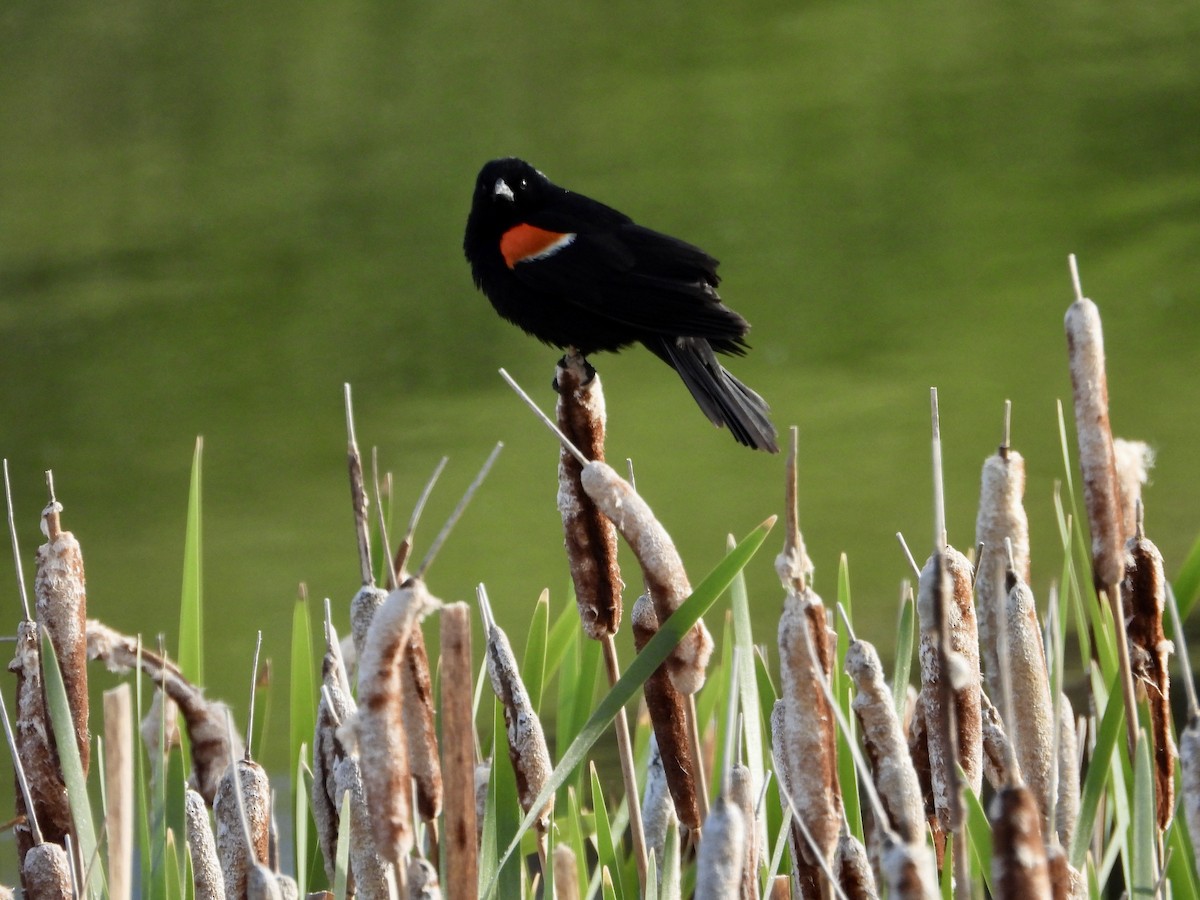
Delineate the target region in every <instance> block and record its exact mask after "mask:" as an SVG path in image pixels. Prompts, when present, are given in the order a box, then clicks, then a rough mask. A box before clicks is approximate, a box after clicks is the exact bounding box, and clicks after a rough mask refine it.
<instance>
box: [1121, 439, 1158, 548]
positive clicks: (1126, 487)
mask: <svg viewBox="0 0 1200 900" xmlns="http://www.w3.org/2000/svg"><path fill="white" fill-rule="evenodd" d="M1113 457H1114V461H1115V463H1116V467H1117V485H1118V486H1119V487H1120V489H1121V535H1122V537H1124V539H1125V540H1126V541H1128V540H1130V539H1132V538H1133V537H1135V536H1136V535H1137V515H1138V514H1137V508H1138V504H1139V503H1141V502H1142V487H1143V486H1144V485H1145V484H1146V483H1147V482H1149V481H1150V470H1151V469H1152V468H1154V450H1153V449H1151V447H1150V445H1149V444H1147V443H1146V442H1145V441H1130V440H1126V439H1125V438H1119V437H1115V438H1113Z"/></svg>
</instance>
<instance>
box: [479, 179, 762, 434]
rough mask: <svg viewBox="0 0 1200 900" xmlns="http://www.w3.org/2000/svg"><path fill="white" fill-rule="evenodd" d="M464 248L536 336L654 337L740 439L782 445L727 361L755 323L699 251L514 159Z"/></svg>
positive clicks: (484, 199)
mask: <svg viewBox="0 0 1200 900" xmlns="http://www.w3.org/2000/svg"><path fill="white" fill-rule="evenodd" d="M463 250H464V251H465V252H466V256H467V260H468V261H469V262H470V263H471V274H472V275H473V276H474V278H475V284H476V286H477V287H478V288H479V289H480V290H482V291H483V293H484V294H485V295H487V298H488V299H489V300H490V301H491V302H492V306H494V307H495V308H496V312H498V313H500V315H501V316H503V317H504V318H506V319H508V321H510V322H512V323H513V324H515V325H519V326H520V327H521V328H522V329H523V330H524V331H525V332H527V333H528V334H532V335H533V336H534V337H536V338H538V339H539V340H542V341H544V342H545V343H547V344H552V345H553V346H555V347H560V348H563V349H566V348H574V349H575V350H577V351H579V352H580V353H581V354H583V355H584V356H587V355H589V354H591V353H596V352H598V351H602V350H620V349H621V348H623V347H627V346H629V345H630V344H633V343H640V344H643V345H644V346H645V347H646V348H647V349H649V350H650V352H651V353H653V354H654V355H655V356H657V357H658V358H659V359H661V360H662V361H663V362H665V363H666V364H667V365H669V366H670V367H671V368H672V369H674V370H675V371H676V372H678V373H679V376H680V378H682V379H683V383H684V384H686V385H687V388H688V390H689V391H691V392H692V396H693V397H694V398H695V399H696V402H697V403H698V404H699V405H700V408H701V409H702V410H703V411H704V414H705V415H706V416H708V418H709V419H710V420H712V421H713V422H714V423H715V424H716V425H718V426H726V427H728V428H729V430H730V432H732V434H733V437H734V439H735V440H737V442H738V443H740V444H745V445H746V446H748V447H754V448H756V449H758V450H768V451H770V452H772V453H775V452H777V451H778V447H777V446H776V443H775V427H774V426H773V425H772V424H771V421H770V419H769V418H768V416H767V412H768V408H767V404H766V403H765V402H764V401H763V399H762V397H760V396H759V395H758V394H756V393H755V392H754V391H752V390H751V389H750V388H748V387H746V385H744V384H742V382H740V381H738V380H737V379H736V378H734V377H733V376H732V375H730V374H729V372H727V371H726V370H725V369H724V367H722V366H721V364H720V363H719V362H718V361H717V356H716V354H717V353H725V354H731V355H734V356H742V355H744V354H745V352H746V350H747V349H749V348H748V345H747V344H746V341H745V335H746V333H747V332H748V331H749V330H750V326H749V324H748V323H747V322H746V320H745V319H743V318H742V317H741V316H739V315H738V314H737V313H736V312H734V311H733V310H732V309H730V308H729V307H727V306H725V304H723V303H722V302H721V298H720V296H718V294H717V283H718V281H719V278H718V277H717V261H716V260H715V259H713V258H712V257H711V256H709V255H708V254H707V253H705V252H704V251H703V250H701V249H700V248H699V247H695V246H693V245H692V244H689V243H687V242H685V241H681V240H679V239H678V238H673V237H670V236H669V235H665V234H662V233H660V232H657V231H652V230H651V229H649V228H644V227H642V226H641V225H637V224H635V223H634V222H633V220H632V219H630V218H629V217H628V216H626V215H624V214H623V213H619V212H617V211H616V210H615V209H613V208H611V207H609V206H605V205H604V204H603V203H599V202H597V201H595V200H592V199H590V198H588V197H585V196H583V195H582V194H576V193H572V192H571V191H568V190H566V189H565V188H561V187H559V186H558V185H556V184H553V183H552V182H551V181H550V180H549V179H548V178H546V176H545V175H543V174H542V173H541V172H539V171H538V170H537V169H535V168H534V167H533V166H531V165H529V163H527V162H525V161H524V160H520V159H516V158H509V159H496V160H492V161H491V162H489V163H488V164H487V165H485V166H484V167H483V169H482V170H481V171H480V172H479V178H478V179H477V181H476V182H475V196H474V198H473V199H472V201H471V214H470V215H469V216H468V217H467V233H466V237H465V239H464V241H463Z"/></svg>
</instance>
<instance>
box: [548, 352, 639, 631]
mask: <svg viewBox="0 0 1200 900" xmlns="http://www.w3.org/2000/svg"><path fill="white" fill-rule="evenodd" d="M555 382H556V384H557V385H558V406H557V418H558V427H559V429H560V430H561V431H562V433H563V434H564V435H566V436H567V438H568V439H569V440H570V441H571V443H572V444H574V445H575V446H576V447H578V448H579V450H580V451H581V452H582V453H583V455H584V456H585V457H587V458H588V459H590V460H594V461H597V462H603V461H604V431H605V427H604V418H605V416H604V392H603V390H602V389H601V386H600V376H599V375H597V374H596V370H595V369H593V368H592V367H591V366H590V365H588V363H587V360H585V359H584V358H583V357H582V356H580V355H579V354H578V353H570V354H569V355H567V356H565V357H563V359H562V360H561V361H560V362H559V363H558V367H557V368H556V369H555ZM582 473H583V465H582V463H580V462H579V460H578V459H576V457H575V456H574V455H573V454H572V453H571V452H570V451H569V450H568V449H567V448H566V447H565V446H561V445H560V448H559V457H558V508H559V512H560V513H561V514H562V522H563V534H564V537H565V541H566V548H567V559H568V560H569V561H570V565H571V580H572V581H573V582H574V584H575V602H576V604H578V606H579V619H580V621H581V622H582V623H583V631H584V634H586V635H587V636H588V637H590V638H593V639H595V640H599V639H601V638H603V637H605V636H607V635H612V634H616V632H617V629H618V628H619V627H620V624H621V591H622V589H623V588H624V584H623V583H622V581H621V570H620V568H619V567H618V565H617V532H616V529H615V528H614V527H613V523H612V520H611V519H609V518H607V517H606V516H604V515H603V514H602V513H601V512H600V510H599V509H597V507H596V503H595V502H594V501H593V500H592V498H591V497H589V496H588V495H587V493H586V492H585V491H584V489H583V485H582V483H581V481H580V477H581V475H582Z"/></svg>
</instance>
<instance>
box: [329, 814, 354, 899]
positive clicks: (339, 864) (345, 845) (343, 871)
mask: <svg viewBox="0 0 1200 900" xmlns="http://www.w3.org/2000/svg"><path fill="white" fill-rule="evenodd" d="M338 815H339V817H340V818H339V819H338V842H337V853H336V854H334V860H333V898H334V900H346V889H347V886H348V885H349V882H350V792H349V791H346V793H344V794H342V808H341V811H340V812H339V813H338Z"/></svg>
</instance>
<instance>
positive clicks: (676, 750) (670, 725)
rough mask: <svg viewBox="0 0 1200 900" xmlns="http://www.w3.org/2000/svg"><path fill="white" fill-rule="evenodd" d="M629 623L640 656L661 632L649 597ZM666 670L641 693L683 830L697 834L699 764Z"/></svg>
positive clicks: (681, 700)
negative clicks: (697, 767)
mask: <svg viewBox="0 0 1200 900" xmlns="http://www.w3.org/2000/svg"><path fill="white" fill-rule="evenodd" d="M630 622H631V623H632V627H633V642H634V646H635V647H636V648H637V650H638V652H639V653H640V652H641V651H642V650H643V649H644V648H645V646H646V644H648V643H649V642H650V639H651V638H652V637H654V635H655V634H657V632H658V616H657V614H656V613H655V610H654V604H653V603H652V602H651V601H650V599H649V598H648V597H647V596H646V595H644V594H643V595H642V596H641V597H639V598H638V599H637V602H636V603H634V604H633V612H632V614H631V615H630ZM666 666H667V664H666V663H664V664H663V665H662V666H659V667H658V668H657V669H656V670H655V671H654V673H653V674H652V675H651V676H650V677H649V678H647V679H646V682H645V684H644V685H643V686H642V692H643V694H644V695H645V697H646V708H647V710H648V712H649V713H650V722H651V724H652V725H653V726H654V736H655V738H656V739H657V742H658V752H659V753H660V754H661V756H662V767H663V771H664V773H665V774H666V778H667V786H668V787H669V788H670V791H671V798H672V799H673V800H674V801H675V815H676V816H677V817H678V819H679V823H680V824H681V825H682V826H683V827H684V828H687V829H690V830H695V829H697V828H699V827H700V805H699V800H698V798H697V788H696V781H697V775H696V762H695V759H694V758H693V756H692V750H691V743H690V740H689V738H688V733H687V704H686V701H685V700H684V697H683V694H682V693H680V691H679V690H678V689H677V687H676V685H675V682H674V681H673V680H672V679H671V678H670V676H669V675H668V674H667V669H666Z"/></svg>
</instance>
